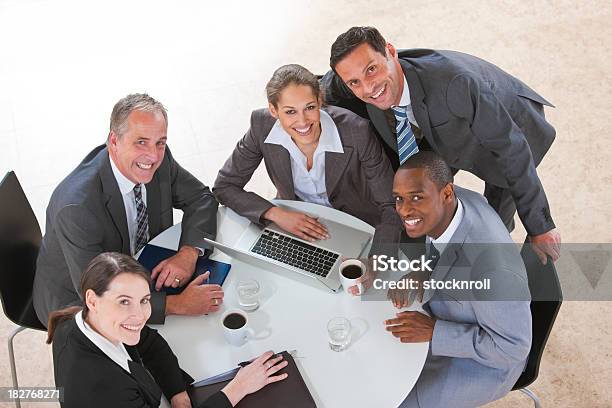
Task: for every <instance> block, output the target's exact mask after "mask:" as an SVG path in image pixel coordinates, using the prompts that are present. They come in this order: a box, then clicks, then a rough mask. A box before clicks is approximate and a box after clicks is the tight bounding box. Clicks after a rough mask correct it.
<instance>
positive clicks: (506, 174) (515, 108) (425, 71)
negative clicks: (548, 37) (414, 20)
mask: <svg viewBox="0 0 612 408" xmlns="http://www.w3.org/2000/svg"><path fill="white" fill-rule="evenodd" d="M330 65H331V68H332V71H329V72H328V73H327V74H326V75H325V76H324V77H323V79H322V85H323V87H324V89H325V99H326V102H327V103H329V104H332V105H337V106H342V107H344V108H347V109H350V110H352V111H353V112H356V113H358V114H360V115H362V116H364V117H366V118H369V119H370V120H371V121H372V124H373V125H374V127H375V128H376V130H377V132H378V135H379V137H380V139H381V141H382V142H383V143H382V144H383V146H384V147H385V152H386V153H387V156H388V157H389V160H390V161H391V164H392V166H393V168H394V170H395V169H397V168H398V167H399V165H400V164H401V163H403V161H405V160H406V159H407V157H409V156H410V155H411V154H414V153H415V152H418V151H419V150H433V151H435V152H437V153H438V154H440V155H441V156H442V157H443V158H444V160H446V162H447V163H448V164H449V165H450V166H451V167H452V168H453V169H455V171H456V170H459V169H461V170H465V171H469V172H470V173H472V174H474V175H476V176H477V177H479V178H480V179H482V180H484V181H485V191H484V195H485V197H486V198H487V200H488V201H489V204H490V205H491V206H492V207H493V208H494V209H495V210H496V211H497V213H498V214H499V216H500V217H501V219H502V221H503V222H504V224H505V225H506V227H507V228H508V230H509V231H512V230H513V228H514V221H513V218H514V213H515V212H516V210H518V214H519V217H520V218H521V221H522V222H523V225H524V226H525V229H526V230H527V233H528V234H529V237H530V241H531V242H532V245H533V246H534V250H535V252H536V253H537V254H538V256H539V257H540V259H541V260H542V262H543V263H546V259H547V258H546V254H548V255H550V256H551V257H552V258H553V260H556V259H557V258H558V257H559V244H560V242H561V237H560V235H559V233H558V232H557V231H556V229H555V224H554V222H553V219H552V216H551V213H550V207H549V205H548V200H547V199H546V194H545V193H544V189H543V187H542V184H541V182H540V179H539V177H538V174H537V172H536V166H537V165H538V164H539V163H540V161H541V160H542V158H543V157H544V154H546V152H547V151H548V149H549V148H550V146H551V144H552V142H553V140H554V138H555V129H554V128H553V127H552V126H551V125H550V124H549V123H548V122H547V121H546V119H545V117H544V109H543V105H547V106H552V105H551V104H550V103H549V102H548V101H547V100H546V99H544V98H543V97H542V96H540V95H538V94H537V93H536V92H535V91H533V90H532V89H531V88H529V87H528V86H527V85H525V84H524V83H523V82H521V81H520V80H518V79H517V78H515V77H513V76H512V75H510V74H508V73H506V72H504V71H502V70H501V69H500V68H498V67H496V66H495V65H493V64H491V63H489V62H486V61H484V60H482V59H480V58H476V57H473V56H471V55H467V54H463V53H460V52H455V51H440V50H427V49H410V50H400V51H398V50H396V49H395V47H393V45H391V44H389V43H387V42H386V41H385V39H384V38H383V37H382V35H381V34H380V33H379V32H378V31H377V30H376V29H375V28H373V27H353V28H351V29H349V30H348V31H347V32H345V33H343V34H341V35H340V36H338V38H337V39H336V41H335V42H334V44H333V45H332V47H331V58H330Z"/></svg>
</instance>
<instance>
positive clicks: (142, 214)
mask: <svg viewBox="0 0 612 408" xmlns="http://www.w3.org/2000/svg"><path fill="white" fill-rule="evenodd" d="M110 122H111V123H110V132H109V134H108V138H107V142H106V145H101V146H98V147H96V148H95V149H94V150H92V151H91V152H90V153H89V154H88V155H87V156H86V157H85V158H84V159H83V161H82V162H81V163H80V164H79V165H78V166H77V167H76V168H75V169H74V170H73V171H72V172H71V173H70V174H69V175H68V176H67V177H66V178H65V179H64V180H63V181H62V182H61V183H60V184H59V186H57V188H56V189H55V191H54V192H53V195H52V196H51V200H50V201H49V205H48V207H47V224H46V231H45V236H44V238H43V241H42V244H41V247H40V252H39V254H38V261H37V265H36V276H35V278H34V293H33V298H34V308H35V310H36V314H37V315H38V318H39V319H40V321H41V323H43V324H45V325H46V324H47V319H48V315H49V313H50V312H51V311H53V310H57V309H61V308H64V307H66V306H71V305H77V304H81V299H79V295H78V293H79V292H80V289H79V287H80V280H81V275H82V274H83V272H84V271H85V268H86V267H87V264H88V263H89V261H91V260H92V259H93V258H94V257H95V256H97V255H98V254H100V253H102V252H109V251H114V252H122V253H124V254H130V255H134V254H136V253H137V252H138V251H139V250H140V249H141V248H142V247H143V246H144V245H145V244H146V242H147V241H148V240H150V239H152V238H154V237H155V236H156V235H157V234H159V233H160V232H162V231H163V230H165V229H166V228H169V227H171V226H172V224H173V221H172V209H173V208H178V209H181V210H182V211H183V214H184V215H183V222H182V228H181V239H180V242H179V251H178V253H177V254H176V255H175V256H173V257H171V258H168V259H167V260H165V261H162V262H161V263H160V264H159V265H158V266H157V267H155V268H154V269H153V271H152V278H154V279H155V278H156V289H157V290H159V289H161V287H162V286H172V287H178V286H185V285H187V284H188V282H189V280H190V278H191V277H192V275H193V273H194V270H195V264H196V261H197V258H198V256H201V255H204V251H203V249H204V248H207V244H206V243H205V242H204V238H205V237H208V238H212V239H214V237H215V235H216V232H217V207H218V203H217V200H216V199H215V198H214V196H213V195H212V193H211V192H210V190H209V189H208V187H206V186H205V185H204V184H202V183H201V182H200V181H199V180H198V179H196V178H195V177H194V176H192V175H191V174H190V173H189V172H187V171H186V170H185V169H183V168H182V167H181V166H180V165H179V164H178V163H177V162H176V161H175V160H174V158H173V157H172V154H171V153H170V150H169V149H168V148H167V147H166V140H167V130H168V116H167V113H166V109H165V108H164V106H163V105H162V104H161V103H159V102H158V101H156V100H155V99H153V98H151V97H150V96H149V95H146V94H132V95H128V96H126V97H125V98H123V99H121V100H120V101H119V102H117V103H116V104H115V107H114V108H113V112H112V114H111V121H110ZM205 278H206V274H204V275H200V276H198V277H197V278H196V279H194V280H193V281H192V282H191V283H190V284H189V285H188V286H187V287H186V288H185V289H184V290H183V292H182V293H181V294H179V295H173V296H168V297H166V296H165V293H163V292H157V291H155V292H154V293H153V296H152V297H151V307H152V314H151V318H150V319H149V323H157V324H159V323H163V322H164V318H165V316H166V315H167V314H187V315H196V314H204V313H208V312H214V311H216V310H218V309H219V305H220V304H221V302H222V298H223V290H222V289H221V287H220V286H218V285H200V284H201V283H202V281H203V280H204V279H205ZM99 295H101V294H99ZM126 330H127V329H126Z"/></svg>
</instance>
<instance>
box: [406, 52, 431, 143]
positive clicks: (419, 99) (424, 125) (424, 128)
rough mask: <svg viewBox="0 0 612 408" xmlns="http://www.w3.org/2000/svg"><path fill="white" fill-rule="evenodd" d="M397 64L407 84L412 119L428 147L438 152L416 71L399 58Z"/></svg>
mask: <svg viewBox="0 0 612 408" xmlns="http://www.w3.org/2000/svg"><path fill="white" fill-rule="evenodd" d="M399 62H400V65H401V66H402V71H404V76H405V77H406V81H407V82H408V89H409V90H410V104H411V105H412V113H413V114H414V118H415V119H416V121H417V123H418V125H419V127H420V128H421V132H423V136H424V137H425V139H427V142H429V145H430V146H431V147H432V148H433V150H434V151H437V152H439V151H440V150H439V149H438V145H437V144H436V142H435V140H434V138H433V136H432V131H431V126H430V122H429V112H428V110H427V105H426V104H425V91H424V90H423V86H422V85H421V80H420V79H419V76H418V75H417V73H416V69H415V68H414V67H413V66H412V65H410V63H408V62H407V61H404V60H402V59H401V58H400V60H399Z"/></svg>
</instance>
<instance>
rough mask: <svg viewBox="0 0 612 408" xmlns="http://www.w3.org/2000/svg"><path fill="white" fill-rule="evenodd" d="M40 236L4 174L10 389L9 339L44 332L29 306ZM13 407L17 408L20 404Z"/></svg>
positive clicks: (1, 258) (0, 235)
mask: <svg viewBox="0 0 612 408" xmlns="http://www.w3.org/2000/svg"><path fill="white" fill-rule="evenodd" d="M41 239H42V235H41V233H40V226H39V225H38V221H37V220H36V216H35V215H34V212H33V211H32V207H30V203H29V202H28V199H27V198H26V196H25V194H24V192H23V190H22V188H21V185H20V184H19V181H18V180H17V176H15V173H14V172H12V171H11V172H8V173H7V174H6V176H4V179H3V180H2V182H0V300H1V301H2V307H3V309H4V314H5V315H6V317H8V318H9V320H10V321H12V322H13V323H15V324H17V325H18V326H19V327H17V328H16V329H15V330H14V331H13V332H12V333H11V334H10V335H9V338H8V349H9V360H10V364H11V375H12V377H13V388H15V389H17V388H18V383H17V371H16V367H15V354H14V351H13V339H14V338H15V336H16V335H17V333H19V332H21V331H23V330H25V329H34V330H46V328H45V326H43V325H42V323H41V322H40V321H39V320H38V317H37V316H36V313H35V312H34V306H33V304H32V286H33V283H34V272H35V271H36V257H37V256H38V249H39V248H40V241H41ZM15 405H16V406H17V407H18V408H19V407H20V406H21V404H20V401H19V400H16V401H15Z"/></svg>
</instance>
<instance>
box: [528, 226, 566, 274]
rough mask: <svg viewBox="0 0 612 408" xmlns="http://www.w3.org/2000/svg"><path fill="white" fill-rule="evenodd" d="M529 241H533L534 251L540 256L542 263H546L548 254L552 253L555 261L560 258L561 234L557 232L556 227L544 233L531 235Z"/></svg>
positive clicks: (551, 255)
mask: <svg viewBox="0 0 612 408" xmlns="http://www.w3.org/2000/svg"><path fill="white" fill-rule="evenodd" d="M529 242H531V247H532V248H533V252H535V253H536V255H537V256H538V258H540V261H541V262H542V264H544V265H546V262H547V257H546V256H547V255H550V257H551V258H552V260H553V262H555V261H557V259H559V256H560V254H561V235H560V234H559V233H558V232H557V229H556V228H553V229H551V230H550V231H548V232H545V233H544V234H540V235H535V236H533V237H532V236H530V237H529Z"/></svg>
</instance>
